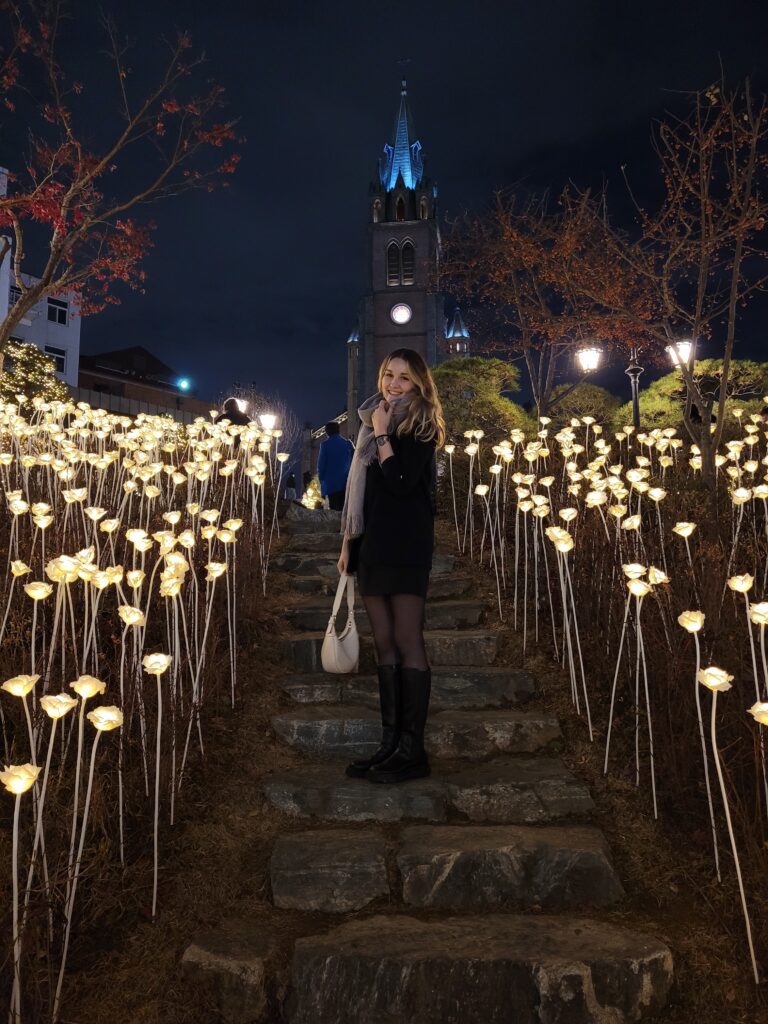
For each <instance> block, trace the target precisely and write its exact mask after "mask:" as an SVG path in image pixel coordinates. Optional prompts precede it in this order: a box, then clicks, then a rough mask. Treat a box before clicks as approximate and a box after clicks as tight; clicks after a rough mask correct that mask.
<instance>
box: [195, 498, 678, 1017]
mask: <svg viewBox="0 0 768 1024" xmlns="http://www.w3.org/2000/svg"><path fill="white" fill-rule="evenodd" d="M293 515H294V517H295V518H294V521H293V522H292V523H290V524H289V530H290V533H289V536H288V539H287V542H286V543H285V544H284V546H283V549H282V551H281V553H280V554H279V555H278V556H277V557H276V558H275V560H274V563H273V564H274V568H275V569H276V570H278V571H283V572H285V573H287V574H288V575H289V576H290V578H291V586H292V590H293V591H294V592H295V594H296V597H295V600H294V602H293V604H292V607H291V608H290V611H289V613H288V620H289V623H290V629H291V630H292V632H290V633H289V635H288V636H287V638H286V640H285V657H286V662H287V663H288V665H289V666H290V674H289V675H288V676H286V678H285V679H284V680H283V681H282V692H283V694H284V696H285V707H284V709H283V710H282V711H281V712H280V713H279V714H276V715H275V716H274V718H273V720H272V725H273V728H274V731H275V733H276V735H277V736H278V737H279V738H280V739H281V740H282V741H283V742H284V743H286V744H287V745H289V746H290V747H292V748H293V749H294V750H295V751H299V752H301V753H302V754H304V755H306V758H307V759H306V763H305V764H303V765H302V766H301V768H299V769H294V770H291V771H286V772H277V773H275V774H273V775H271V776H270V777H268V778H266V779H265V780H264V793H265V796H266V799H267V800H268V801H269V803H270V804H272V805H273V807H275V808H276V809H278V810H279V811H281V812H283V813H284V814H286V815H288V816H290V817H291V818H292V819H295V820H296V821H297V822H300V823H302V824H305V826H306V827H302V825H300V826H299V831H290V832H288V831H286V834H284V835H282V836H281V837H280V838H278V839H277V841H276V843H275V845H274V849H273V851H272V855H271V860H270V883H271V895H272V900H273V903H274V906H275V907H276V908H280V909H282V910H285V911H287V912H291V913H292V914H294V915H295V914H296V913H297V912H298V913H304V914H306V915H312V920H313V921H317V928H316V934H309V935H304V937H301V938H299V939H298V940H297V941H296V943H295V948H294V952H293V958H292V962H291V968H290V979H289V981H288V983H287V996H286V997H285V998H284V999H282V1001H281V1002H282V1009H281V1011H280V1012H281V1013H282V1016H281V1017H275V1016H272V1017H270V1016H265V1014H268V1013H269V1010H268V1009H267V1002H266V996H265V994H264V993H265V987H268V986H267V981H266V980H265V979H266V976H267V974H268V968H266V967H265V962H266V961H267V960H268V958H269V950H268V948H267V945H265V943H266V942H267V937H264V938H263V939H262V941H261V942H257V943H256V946H255V947H254V945H253V941H254V940H253V936H251V937H250V939H249V940H245V939H243V938H242V935H241V933H239V932H237V933H235V937H234V938H233V939H232V940H231V941H229V942H228V943H227V941H226V940H224V939H222V934H221V933H218V934H216V935H213V936H209V937H208V938H207V939H201V940H199V941H198V942H197V943H196V944H195V945H193V946H192V947H190V949H189V950H187V953H186V954H185V962H186V965H187V969H188V970H192V972H193V973H195V972H197V973H198V975H199V974H200V972H205V971H206V970H208V971H209V973H210V972H211V971H213V972H214V973H215V972H216V971H218V974H219V976H220V977H221V973H222V967H221V963H222V957H221V953H220V950H221V948H222V942H224V945H225V946H226V949H227V950H228V953H227V958H228V959H227V958H225V959H227V962H228V964H229V967H228V968H227V969H226V970H225V972H224V973H225V975H226V978H225V981H224V985H225V987H227V990H228V992H229V995H230V997H231V994H232V990H233V986H234V989H235V990H236V991H239V992H241V995H242V998H243V999H244V1000H245V1002H243V1003H242V1006H244V1007H245V1009H242V1007H241V1008H240V1009H237V1008H235V1009H234V1010H233V1009H232V1007H233V1006H235V1007H240V1006H241V1004H240V1003H238V1002H237V1000H235V1003H233V1002H232V999H231V998H229V999H228V1000H227V1003H228V1006H229V1007H230V1013H229V1016H227V1015H226V1014H225V1015H224V1019H225V1020H231V1021H232V1022H235V1021H237V1022H238V1024H245V1022H246V1021H249V1020H254V1021H255V1020H265V1021H266V1020H278V1019H280V1020H285V1021H288V1022H289V1024H309V1022H312V1024H326V1022H327V1024H454V1022H455V1024H497V1022H498V1024H501V1022H505V1024H506V1022H509V1024H512V1022H514V1024H592V1022H594V1024H624V1022H630V1021H638V1020H642V1019H645V1018H651V1017H655V1019H658V1017H657V1016H656V1015H658V1013H659V1011H660V1009H661V1008H662V1007H663V1006H664V1004H665V1001H666V997H667V993H668V990H669V987H670V984H671V980H672V957H671V953H670V951H669V950H668V949H667V948H666V946H664V944H663V943H661V942H659V941H658V940H656V939H654V938H653V937H651V936H649V935H645V934H641V933H636V932H634V931H630V930H627V929H625V928H623V927H618V926H617V925H616V924H614V923H610V922H607V921H605V920H600V919H594V918H593V917H589V916H585V915H586V914H589V913H591V912H593V911H606V910H607V909H608V908H612V907H615V906H617V905H618V904H619V903H620V902H621V900H622V897H623V890H622V886H621V882H620V880H619V878H618V877H617V874H616V871H615V868H614V866H613V863H612V860H611V854H610V850H609V849H608V845H607V843H606V841H605V838H604V837H603V835H602V833H601V832H600V830H599V829H597V828H595V827H594V826H592V825H590V824H589V818H590V814H591V812H592V810H593V804H592V800H591V797H590V794H589V791H588V789H587V787H586V786H585V785H584V784H583V783H582V782H581V781H580V780H579V779H578V778H576V777H575V776H574V775H573V773H572V772H570V771H569V770H568V769H567V768H566V767H565V765H564V764H563V763H562V761H561V760H560V759H559V757H558V756H557V755H558V753H559V752H560V750H561V747H562V736H561V732H560V727H559V724H558V721H557V719H556V718H555V717H553V716H552V715H550V714H547V713H545V712H543V711H541V710H539V709H537V708H536V707H535V703H534V702H533V700H534V698H535V684H534V680H533V679H532V677H531V676H530V675H529V673H527V672H524V671H521V670H519V669H512V668H507V667H505V666H502V665H497V664H495V663H494V662H495V659H496V656H497V639H498V634H497V633H496V632H494V631H493V630H491V629H488V628H484V626H483V622H482V620H483V615H484V608H483V606H482V604H481V603H480V602H478V601H476V600H474V599H473V598H472V596H471V584H470V580H469V577H467V576H465V575H462V574H461V572H460V571H457V570H456V566H455V559H454V558H453V556H451V555H449V554H446V553H440V554H438V556H437V557H436V559H435V567H434V570H433V577H432V584H431V588H430V600H429V602H428V612H427V647H428V651H429V656H430V659H431V662H432V665H433V667H434V678H433V698H432V704H431V713H430V719H429V723H428V728H427V736H426V743H427V746H428V749H429V752H430V758H431V761H432V776H431V777H430V778H427V779H421V780H415V781H412V782H408V783H405V784H402V785H371V784H370V783H368V782H367V781H365V780H355V779H348V778H347V777H346V776H345V775H344V763H345V762H346V760H348V759H351V758H353V757H355V756H358V755H365V754H366V753H368V752H372V751H373V750H374V749H375V748H376V746H377V745H378V739H379V728H380V727H379V718H378V714H377V704H378V696H377V684H376V679H375V675H374V674H373V672H374V660H373V650H372V645H371V642H370V638H368V637H367V635H366V634H367V624H366V623H365V621H364V616H363V617H361V619H360V621H359V625H360V629H361V632H362V634H363V635H362V637H361V664H360V674H359V675H357V676H353V677H336V676H328V675H325V674H324V673H323V672H322V670H321V668H320V644H321V642H322V636H323V630H324V628H325V625H326V623H327V618H328V614H329V611H330V604H331V596H329V595H330V594H332V592H333V589H334V587H335V583H336V579H337V574H336V569H335V562H336V558H337V556H338V548H339V538H338V532H337V530H338V528H337V527H336V528H335V529H334V526H335V524H334V522H333V519H334V516H333V514H328V513H325V514H317V515H318V516H319V518H320V524H319V525H318V523H317V520H316V519H313V518H310V517H309V516H305V515H303V514H302V513H301V512H299V511H296V512H294V513H293ZM329 527H330V528H329ZM360 823H365V824H362V825H361V824H360ZM340 915H352V916H351V917H348V918H347V919H346V920H344V921H343V923H341V924H339V923H338V918H339V916H340ZM335 919H336V922H335ZM312 930H313V931H314V930H315V929H312ZM238 936H240V938H238ZM249 943H250V944H249ZM233 964H235V966H234V967H233V966H232V965H233ZM227 972H228V973H227ZM238 985H239V989H238ZM272 1012H273V1013H274V1012H277V1011H275V1009H274V1007H273V1010H272ZM248 1014H250V1016H248Z"/></svg>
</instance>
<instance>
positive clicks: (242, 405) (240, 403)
mask: <svg viewBox="0 0 768 1024" xmlns="http://www.w3.org/2000/svg"><path fill="white" fill-rule="evenodd" d="M235 401H236V402H237V408H238V409H239V410H240V412H247V411H248V403H247V402H246V400H245V399H244V398H236V399H235Z"/></svg>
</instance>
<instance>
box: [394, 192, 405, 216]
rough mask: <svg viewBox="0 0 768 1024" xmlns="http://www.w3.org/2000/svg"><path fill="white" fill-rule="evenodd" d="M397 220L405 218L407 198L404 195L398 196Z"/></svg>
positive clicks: (396, 204)
mask: <svg viewBox="0 0 768 1024" xmlns="http://www.w3.org/2000/svg"><path fill="white" fill-rule="evenodd" d="M395 220H397V221H402V220H405V200H404V199H403V197H402V196H398V197H397V202H396V203H395Z"/></svg>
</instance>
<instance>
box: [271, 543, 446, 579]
mask: <svg viewBox="0 0 768 1024" xmlns="http://www.w3.org/2000/svg"><path fill="white" fill-rule="evenodd" d="M340 551H341V544H340V543H339V547H338V550H337V551H334V552H331V553H327V554H322V553H320V552H309V551H306V550H305V551H285V552H282V551H281V552H277V553H276V554H274V555H273V556H272V558H271V559H270V566H271V568H272V569H279V570H282V571H284V572H290V573H296V574H297V575H298V576H324V577H326V578H329V579H333V580H336V581H338V578H339V573H338V570H337V568H336V563H337V562H338V560H339V552H340ZM455 564H456V558H455V556H454V555H450V554H447V553H444V552H436V553H435V555H434V557H433V559H432V576H433V577H434V576H439V575H441V574H444V573H451V572H453V569H454V566H455Z"/></svg>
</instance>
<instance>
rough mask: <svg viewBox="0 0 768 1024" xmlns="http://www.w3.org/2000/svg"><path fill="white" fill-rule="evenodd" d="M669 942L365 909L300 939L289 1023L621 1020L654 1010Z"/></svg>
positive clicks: (502, 920) (568, 922) (579, 923)
mask: <svg viewBox="0 0 768 1024" xmlns="http://www.w3.org/2000/svg"><path fill="white" fill-rule="evenodd" d="M672 974H673V964H672V954H671V953H670V951H669V949H668V948H667V947H666V946H665V945H664V944H663V943H662V942H659V941H658V940H657V939H654V938H653V937H652V936H650V935H644V934H642V933H638V932H633V931H629V930H627V929H623V928H619V927H617V926H615V925H610V924H605V923H602V922H597V921H592V920H589V919H586V918H563V917H558V918H549V917H536V916H531V915H527V916H522V917H521V916H517V915H498V914H489V915H485V916H483V917H481V918H478V917H460V918H448V919H446V920H442V921H417V920H415V919H413V918H409V917H404V916H397V917H381V916H377V917H372V918H367V919H365V920H355V921H350V922H347V923H346V924H343V925H341V926H340V927H338V928H335V929H334V930H333V931H331V932H329V933H328V934H326V935H317V936H311V937H308V938H303V939H299V940H298V942H297V943H296V947H295V951H294V956H293V964H292V968H291V988H292V995H291V1000H290V1003H289V1014H288V1019H289V1021H290V1024H319V1022H326V1021H327V1022H331V1021H333V1022H334V1024H395V1022H396V1024H629V1022H630V1021H640V1020H642V1019H643V1018H647V1017H651V1016H652V1015H653V1014H656V1013H658V1012H659V1010H661V1009H662V1008H663V1007H664V1005H665V1003H666V1000H667V996H668V993H669V989H670V986H671V983H672Z"/></svg>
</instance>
